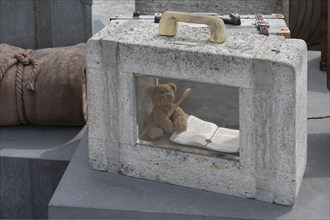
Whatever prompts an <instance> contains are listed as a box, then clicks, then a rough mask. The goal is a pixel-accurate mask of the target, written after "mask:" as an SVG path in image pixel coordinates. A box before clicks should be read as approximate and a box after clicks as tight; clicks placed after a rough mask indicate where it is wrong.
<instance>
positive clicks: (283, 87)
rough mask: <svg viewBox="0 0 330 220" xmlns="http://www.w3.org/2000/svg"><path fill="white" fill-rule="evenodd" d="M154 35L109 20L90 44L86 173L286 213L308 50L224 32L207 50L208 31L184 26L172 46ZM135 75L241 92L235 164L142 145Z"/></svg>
mask: <svg viewBox="0 0 330 220" xmlns="http://www.w3.org/2000/svg"><path fill="white" fill-rule="evenodd" d="M157 27H158V25H157V24H154V23H152V22H151V21H141V20H130V21H114V22H113V23H112V24H110V25H109V26H108V27H107V28H105V29H103V30H102V31H101V32H99V33H98V34H97V35H95V36H94V37H93V38H92V39H91V40H90V41H89V42H88V46H87V47H88V57H87V66H88V70H87V75H88V80H87V81H88V97H89V100H88V101H89V126H90V132H89V150H90V151H89V152H90V161H91V164H92V166H93V167H94V168H96V169H100V170H108V171H110V172H114V173H117V172H121V173H123V174H125V175H129V176H134V177H140V178H145V179H150V180H155V181H161V182H167V183H172V184H177V185H183V186H188V187H193V188H197V189H204V190H209V191H213V192H220V193H225V194H229V195H236V196H240V197H248V198H256V199H258V200H262V201H267V202H275V203H279V204H284V205H292V204H293V203H294V201H295V198H296V196H297V193H298V189H299V185H300V182H301V178H302V175H303V173H304V170H305V166H306V144H307V143H306V117H305V116H306V108H307V107H306V101H305V98H306V77H307V61H306V45H305V43H304V42H303V41H301V40H285V39H284V38H283V37H278V36H269V37H265V36H260V35H256V34H251V33H247V32H239V31H229V36H228V38H227V40H226V42H225V43H223V44H213V43H210V42H209V41H208V37H209V33H208V29H207V28H205V27H192V26H187V25H180V28H179V31H178V34H177V35H176V36H175V37H173V38H169V37H161V36H158V34H157ZM135 75H142V76H147V75H149V76H150V75H151V76H155V77H167V78H172V79H181V80H189V81H194V82H200V83H210V84H215V85H226V86H231V87H237V88H239V93H240V95H239V96H240V97H239V100H240V109H239V111H240V113H239V114H240V119H239V120H240V134H241V136H240V160H239V162H237V161H231V160H226V159H222V158H216V157H215V158H214V157H208V156H202V155H196V154H190V153H184V152H178V151H174V150H169V149H164V148H161V146H159V147H151V146H148V145H145V144H138V140H139V136H138V134H139V131H138V130H139V129H140V130H141V129H143V128H141V127H138V123H137V121H138V120H137V115H138V113H137V109H138V107H137V104H136V103H137V101H136V99H137V98H136V91H137V88H135V86H136V82H135V81H136V77H134V76H135ZM141 89H143V88H141V87H140V88H138V90H141ZM145 89H146V88H145ZM215 114H216V113H215Z"/></svg>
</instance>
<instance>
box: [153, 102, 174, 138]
mask: <svg viewBox="0 0 330 220" xmlns="http://www.w3.org/2000/svg"><path fill="white" fill-rule="evenodd" d="M152 114H153V119H154V121H155V122H156V124H157V125H158V126H159V127H160V128H162V129H163V130H164V131H165V133H166V134H171V133H173V132H174V126H173V123H172V121H171V120H170V119H168V118H167V117H166V114H165V113H164V112H163V111H162V110H161V109H160V108H156V109H154V110H153V113H152Z"/></svg>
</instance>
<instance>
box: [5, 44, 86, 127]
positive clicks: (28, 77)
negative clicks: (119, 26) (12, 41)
mask: <svg viewBox="0 0 330 220" xmlns="http://www.w3.org/2000/svg"><path fill="white" fill-rule="evenodd" d="M0 51H1V54H0V83H1V84H0V125H19V124H29V123H31V124H38V125H83V124H84V123H85V121H86V109H87V100H86V79H85V68H86V64H85V54H86V44H77V45H75V46H71V47H62V48H49V49H40V50H34V51H33V50H24V49H21V48H18V47H14V46H10V45H8V44H0Z"/></svg>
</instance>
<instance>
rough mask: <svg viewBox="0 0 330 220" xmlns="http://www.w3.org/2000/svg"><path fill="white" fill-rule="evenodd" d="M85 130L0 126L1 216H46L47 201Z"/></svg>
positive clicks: (22, 217) (38, 217) (40, 217)
mask: <svg viewBox="0 0 330 220" xmlns="http://www.w3.org/2000/svg"><path fill="white" fill-rule="evenodd" d="M80 130H81V132H79V131H80ZM85 131H86V128H83V129H82V128H81V127H41V126H11V127H0V218H1V219H47V217H48V202H49V201H50V199H51V197H52V195H53V193H54V191H55V189H56V187H57V184H58V183H59V181H60V180H61V178H62V175H63V173H64V172H65V170H66V167H67V165H68V164H69V161H70V159H71V157H72V155H73V153H74V151H75V149H76V147H77V145H78V144H79V141H80V138H81V137H82V135H83V134H84V132H85Z"/></svg>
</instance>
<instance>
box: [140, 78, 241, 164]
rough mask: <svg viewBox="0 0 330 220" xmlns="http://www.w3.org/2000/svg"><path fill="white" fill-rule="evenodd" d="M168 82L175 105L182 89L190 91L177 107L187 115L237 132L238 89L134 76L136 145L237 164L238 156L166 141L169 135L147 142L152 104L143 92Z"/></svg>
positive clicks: (145, 92) (237, 154) (168, 139)
mask: <svg viewBox="0 0 330 220" xmlns="http://www.w3.org/2000/svg"><path fill="white" fill-rule="evenodd" d="M170 82H173V83H175V84H176V85H177V91H176V98H175V102H176V101H177V100H178V99H180V97H181V96H182V94H183V92H184V90H185V89H187V88H191V89H192V92H191V94H190V95H189V96H188V97H187V98H186V99H185V100H184V101H183V102H182V103H181V104H180V107H181V108H182V109H183V110H184V112H185V113H186V114H187V115H194V116H196V117H198V118H199V119H201V120H204V121H207V122H211V123H214V124H216V125H217V126H218V127H221V128H228V129H235V130H239V89H238V88H236V87H228V86H221V85H214V84H206V83H199V82H193V81H186V80H177V79H171V78H156V77H152V76H146V75H143V76H142V75H139V74H135V83H136V86H135V88H136V90H137V91H136V95H137V98H136V105H137V108H136V110H137V114H136V115H137V124H138V132H137V133H138V143H139V144H145V145H149V146H152V147H161V148H167V149H171V150H177V151H181V152H188V153H193V154H200V155H205V156H212V157H220V158H227V159H233V160H239V152H237V153H227V152H219V151H215V150H210V149H207V148H204V147H195V146H188V145H182V144H177V143H174V142H172V141H171V140H170V135H165V136H164V137H163V138H162V139H160V140H158V141H151V140H150V139H149V138H148V136H147V134H146V123H147V120H148V117H149V115H150V114H151V111H152V103H151V99H150V97H149V95H148V93H147V90H148V88H150V87H152V86H155V85H157V84H166V83H170Z"/></svg>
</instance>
